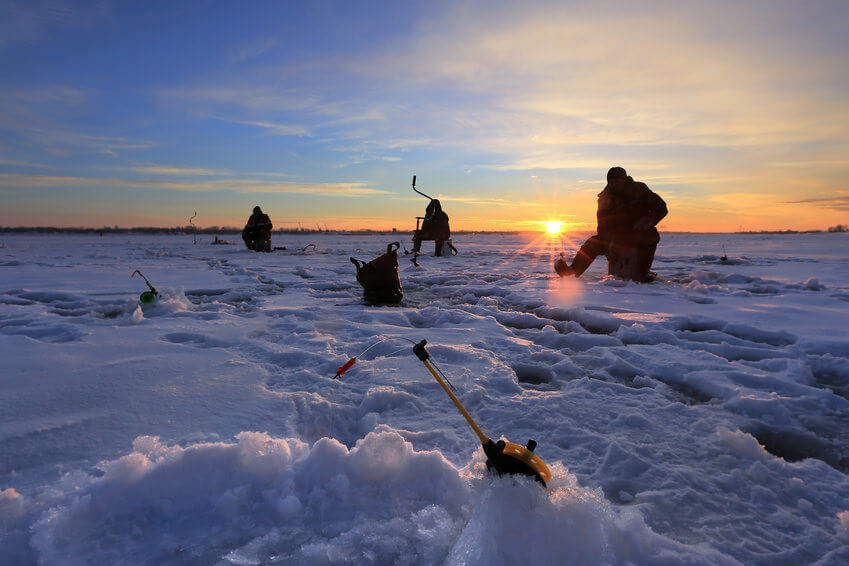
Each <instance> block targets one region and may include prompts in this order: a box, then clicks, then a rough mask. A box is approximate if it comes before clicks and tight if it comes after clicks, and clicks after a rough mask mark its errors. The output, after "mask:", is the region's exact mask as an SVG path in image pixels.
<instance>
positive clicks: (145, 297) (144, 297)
mask: <svg viewBox="0 0 849 566" xmlns="http://www.w3.org/2000/svg"><path fill="white" fill-rule="evenodd" d="M136 273H138V274H139V275H140V276H141V278H142V279H144V282H145V283H147V286H148V288H149V289H150V291H143V292H142V294H141V295H139V302H141V303H142V304H143V305H148V304H150V303H152V302H153V301H155V300H156V297H157V296H159V292H158V291H157V290H156V289H154V287H153V285H151V284H150V281H148V280H147V277H145V276H144V274H143V273H142V272H141V271H139V270H138V269H136V270H135V271H133V273H132V275H130V277H131V278H132V277H135V276H136Z"/></svg>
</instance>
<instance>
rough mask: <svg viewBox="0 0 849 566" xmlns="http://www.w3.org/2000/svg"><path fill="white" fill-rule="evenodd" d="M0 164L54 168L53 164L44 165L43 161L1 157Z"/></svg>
mask: <svg viewBox="0 0 849 566" xmlns="http://www.w3.org/2000/svg"><path fill="white" fill-rule="evenodd" d="M0 165H11V166H13V167H32V168H36V169H53V166H52V165H44V164H43V163H32V162H30V161H21V160H17V159H0Z"/></svg>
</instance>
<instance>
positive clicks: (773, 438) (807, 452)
mask: <svg viewBox="0 0 849 566" xmlns="http://www.w3.org/2000/svg"><path fill="white" fill-rule="evenodd" d="M745 432H748V433H749V434H751V435H752V436H754V437H755V439H756V440H757V441H758V442H759V443H760V444H761V446H763V447H764V449H765V450H766V451H767V452H769V453H770V454H772V455H773V456H778V457H779V458H783V459H785V460H787V461H788V462H800V461H802V460H805V459H807V458H814V459H816V460H821V461H823V462H825V463H826V464H828V465H829V466H831V467H832V468H834V469H835V470H838V471H840V472H843V473H844V474H846V473H849V461H847V460H848V459H847V458H841V457H840V455H839V454H838V453H837V452H836V451H835V449H834V447H833V446H832V445H831V444H830V443H828V442H826V441H824V440H822V439H821V438H819V437H817V436H816V435H814V434H813V433H810V432H800V431H798V430H792V429H781V428H777V429H769V428H765V427H755V428H752V429H751V430H746V431H745Z"/></svg>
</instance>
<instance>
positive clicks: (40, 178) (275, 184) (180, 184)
mask: <svg viewBox="0 0 849 566" xmlns="http://www.w3.org/2000/svg"><path fill="white" fill-rule="evenodd" d="M87 186H100V187H115V188H142V189H144V188H148V189H165V190H175V191H195V192H203V191H230V192H239V193H289V194H301V195H314V196H332V197H364V196H371V195H378V194H391V193H390V192H389V191H383V190H380V189H374V188H371V187H369V186H368V185H367V184H366V183H359V182H350V183H298V182H291V181H256V180H252V179H239V178H233V179H215V180H205V181H163V180H155V179H125V178H102V177H71V176H50V175H24V174H16V173H0V187H7V188H46V187H57V188H64V187H87Z"/></svg>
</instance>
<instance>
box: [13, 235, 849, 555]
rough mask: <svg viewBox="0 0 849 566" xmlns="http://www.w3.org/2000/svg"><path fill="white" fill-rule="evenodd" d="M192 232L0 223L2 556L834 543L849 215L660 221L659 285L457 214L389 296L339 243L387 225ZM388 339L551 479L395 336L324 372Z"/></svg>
mask: <svg viewBox="0 0 849 566" xmlns="http://www.w3.org/2000/svg"><path fill="white" fill-rule="evenodd" d="M398 236H399V237H400V234H399V235H398ZM210 239H211V238H210V237H209V236H201V237H200V238H199V241H198V244H197V245H193V244H192V237H191V236H190V235H189V236H186V235H180V236H157V235H141V234H129V235H126V234H125V235H105V236H103V237H99V236H97V235H21V234H2V235H0V357H1V358H2V373H0V557H6V559H7V560H9V563H13V564H30V563H45V564H66V563H67V564H83V563H108V564H118V563H127V564H140V563H150V564H183V563H199V564H216V563H221V564H268V563H286V564H300V563H303V564H347V563H351V564H368V563H375V564H387V563H389V564H391V563H398V564H411V563H421V564H441V563H444V562H448V563H451V564H531V563H539V564H554V563H557V564H598V563H610V564H623V563H629V562H630V563H636V564H664V563H669V564H678V563H682V562H689V563H698V564H734V563H737V562H738V561H739V562H744V563H763V564H800V563H813V562H818V561H819V562H818V563H819V564H845V563H848V562H849V477H848V476H847V474H849V435H847V430H849V337H847V333H846V328H847V320H849V317H847V315H849V234H837V233H835V234H830V233H825V234H796V235H726V234H723V235H720V234H708V235H704V234H662V240H661V243H660V246H659V248H658V253H657V257H656V259H655V264H654V269H655V271H657V272H658V274H659V276H660V281H658V282H655V283H652V284H634V283H626V282H623V281H619V280H615V279H611V278H607V277H605V276H604V274H605V273H606V262H605V260H604V258H600V259H599V261H597V262H596V264H594V265H593V266H592V267H591V268H590V270H589V271H588V272H587V273H586V274H585V276H584V277H582V278H581V279H580V280H574V279H559V278H558V277H556V275H554V273H553V271H552V269H551V263H552V260H553V258H554V256H555V254H556V253H557V252H559V251H560V250H561V249H562V246H564V245H565V247H566V249H567V255H571V252H573V251H574V250H575V249H576V248H577V246H578V245H579V244H580V243H581V242H582V241H583V238H582V237H581V236H576V237H574V238H573V239H571V240H569V239H568V238H564V239H562V240H561V239H560V238H558V237H554V238H551V237H549V236H547V235H544V236H540V235H531V234H512V235H511V234H504V235H502V234H483V235H458V236H456V237H455V238H454V243H455V245H456V246H457V247H458V248H459V250H460V255H458V256H456V257H449V258H434V257H430V256H428V255H425V256H422V257H421V258H420V259H419V262H420V263H421V265H422V267H421V268H418V269H417V268H415V267H414V266H413V265H412V264H411V263H410V262H409V261H408V260H407V258H406V257H405V256H404V255H403V254H402V255H401V257H400V271H401V280H402V284H403V288H404V293H405V298H404V301H403V303H402V304H401V306H400V307H382V308H373V307H368V306H364V305H363V304H361V303H360V301H359V297H360V294H361V289H360V287H359V285H358V284H357V282H356V280H355V277H354V266H353V265H351V263H350V262H349V260H348V258H349V256H354V257H356V258H358V259H361V260H366V261H368V260H370V259H373V258H374V257H376V256H377V255H379V254H380V253H382V251H383V250H385V246H386V244H387V243H389V242H391V241H392V240H393V239H394V238H393V237H392V236H390V235H369V236H359V235H330V234H315V235H303V236H301V235H294V236H293V235H288V236H275V237H274V239H273V244H274V245H277V246H287V248H288V249H287V250H286V251H279V252H275V253H272V254H258V253H254V252H250V251H248V250H246V249H244V247H243V246H242V245H241V241H240V240H239V238H238V236H235V235H231V236H228V239H230V240H231V241H234V242H236V241H238V243H239V245H225V246H213V245H210ZM308 243H314V244H315V247H314V248H312V247H310V248H309V249H307V251H301V248H303V247H304V246H305V245H306V244H308ZM404 244H405V245H406V246H407V248H408V249H409V247H410V242H409V240H407V241H405V242H404ZM723 245H724V246H725V249H726V252H727V255H728V258H729V259H728V261H726V262H723V261H721V260H720V256H721V255H722V246H723ZM423 249H424V251H426V252H428V253H430V252H431V251H432V243H430V242H426V243H425V244H424V246H423ZM135 269H139V270H141V271H142V272H143V273H144V275H146V276H147V278H148V279H149V280H150V281H151V283H152V284H153V285H154V286H155V287H156V288H157V290H158V291H160V293H161V294H162V296H161V298H160V299H159V300H158V301H157V302H156V303H155V304H153V305H146V306H144V307H142V306H140V305H139V303H138V294H139V293H140V292H141V291H144V290H145V289H146V288H145V286H144V283H143V281H141V280H140V279H139V278H138V277H136V278H134V279H131V278H130V274H131V272H132V271H133V270H135ZM385 337H396V338H397V337H401V338H407V339H409V340H414V341H416V342H418V341H419V340H421V339H427V340H428V343H429V351H430V352H431V354H432V356H433V359H434V360H435V361H436V363H437V364H438V365H439V366H440V367H441V369H442V370H443V371H444V372H445V373H446V374H447V375H448V376H449V378H450V379H451V381H452V382H453V384H454V385H455V386H456V387H457V390H458V392H457V395H458V397H459V398H460V400H461V401H462V402H463V403H464V404H465V405H466V407H467V408H468V409H469V411H470V412H471V413H472V415H473V416H474V417H475V418H476V419H477V420H478V422H479V424H480V425H481V427H482V428H483V429H484V431H486V432H487V433H488V434H489V435H490V436H492V437H494V438H498V437H500V436H502V435H503V436H504V437H506V438H508V439H510V440H512V441H514V442H518V443H522V444H524V442H525V441H526V440H527V439H529V438H534V439H535V440H536V441H537V442H538V447H537V450H536V453H537V454H538V455H539V456H540V457H542V458H543V459H544V460H545V461H546V462H547V463H548V464H549V466H550V467H551V469H552V472H553V476H554V477H553V479H552V481H551V483H550V485H549V489H548V490H547V491H546V490H543V489H541V488H540V487H538V486H537V485H535V484H533V483H532V482H529V481H526V480H518V481H516V480H513V479H510V478H492V477H490V476H488V475H487V474H486V473H485V471H484V466H483V461H484V458H483V453H482V451H481V449H480V445H479V443H478V441H477V438H476V437H475V436H474V434H473V433H472V431H471V429H470V428H469V427H468V426H467V424H466V423H465V421H464V420H463V419H462V417H461V416H460V414H459V413H458V412H457V411H456V409H455V408H454V407H453V406H452V405H451V403H450V401H449V399H448V398H447V397H446V395H445V394H444V393H443V392H442V390H441V389H440V388H439V385H438V384H437V383H436V382H435V381H434V380H433V378H432V377H431V376H430V374H429V373H428V372H427V371H426V370H425V368H424V367H423V366H422V365H421V363H420V362H419V361H418V360H417V359H416V358H415V356H413V355H412V353H411V351H410V348H409V347H408V346H405V343H404V342H397V341H390V342H386V343H383V344H381V345H379V346H377V347H376V348H374V349H372V350H370V351H369V353H368V354H367V355H365V356H364V357H363V358H362V359H361V360H359V362H358V363H357V364H356V365H355V366H354V367H353V368H352V369H351V370H350V371H349V372H348V373H347V374H346V375H345V376H344V377H343V379H342V380H341V381H336V380H332V379H331V378H332V377H333V375H334V373H335V371H336V368H337V367H338V366H340V365H342V363H344V362H345V361H346V360H347V359H348V358H349V357H351V356H356V355H358V354H360V352H362V351H364V350H365V349H366V348H368V347H369V346H371V345H372V344H374V343H376V342H378V341H379V340H381V339H382V338H385ZM3 561H4V559H2V558H0V562H3Z"/></svg>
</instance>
